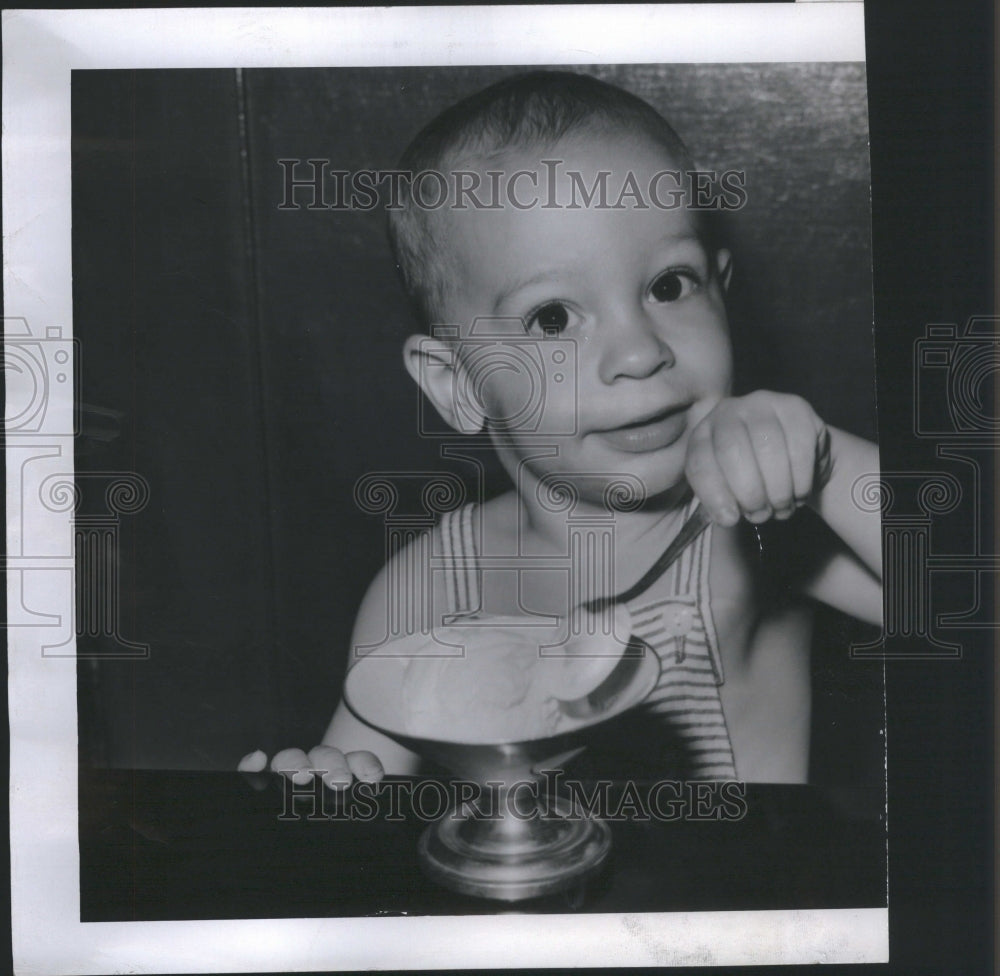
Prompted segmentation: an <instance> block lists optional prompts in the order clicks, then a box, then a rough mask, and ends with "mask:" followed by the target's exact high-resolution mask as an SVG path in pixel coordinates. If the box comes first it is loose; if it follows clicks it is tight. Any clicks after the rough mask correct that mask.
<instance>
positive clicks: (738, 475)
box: [712, 420, 771, 522]
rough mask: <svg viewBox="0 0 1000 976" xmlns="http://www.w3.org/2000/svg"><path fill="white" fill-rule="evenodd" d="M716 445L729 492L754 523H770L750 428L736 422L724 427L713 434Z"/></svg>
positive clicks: (769, 511)
mask: <svg viewBox="0 0 1000 976" xmlns="http://www.w3.org/2000/svg"><path fill="white" fill-rule="evenodd" d="M712 443H713V446H714V447H715V457H716V460H717V461H718V463H719V467H720V468H721V470H722V474H723V476H724V477H725V479H726V482H727V483H728V485H729V490H730V491H731V492H732V494H733V497H734V498H735V499H736V503H737V504H738V505H739V506H740V508H741V509H742V510H743V512H744V514H745V515H746V517H747V518H748V519H749V520H750V521H751V522H764V521H766V520H767V519H769V518H770V517H771V506H770V504H769V503H768V498H767V489H766V488H765V486H764V479H763V478H762V477H761V473H760V469H759V468H758V467H757V456H756V454H755V452H754V448H753V444H752V443H751V441H750V432H749V431H748V430H747V428H746V426H745V425H744V424H743V423H742V422H741V421H735V420H734V421H733V422H730V423H726V424H721V425H719V426H717V427H716V428H715V430H714V431H713V433H712Z"/></svg>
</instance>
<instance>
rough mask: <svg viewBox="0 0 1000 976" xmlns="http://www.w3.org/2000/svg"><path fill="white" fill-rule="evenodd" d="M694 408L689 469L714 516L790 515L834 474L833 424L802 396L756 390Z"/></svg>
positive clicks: (730, 519) (723, 520)
mask: <svg viewBox="0 0 1000 976" xmlns="http://www.w3.org/2000/svg"><path fill="white" fill-rule="evenodd" d="M697 408H701V409H700V410H699V412H700V413H701V419H700V420H698V421H697V422H696V424H695V426H694V427H693V429H692V431H691V437H690V439H689V441H688V450H687V461H686V465H685V472H686V474H687V479H688V483H689V484H690V486H691V489H692V491H694V493H695V494H696V495H697V496H698V498H699V499H700V500H701V503H702V504H703V505H704V506H705V509H706V510H707V512H708V514H709V516H710V517H711V518H712V520H713V521H715V522H718V523H719V524H721V525H735V524H736V523H737V522H738V521H739V519H740V517H741V516H743V517H745V518H747V519H748V520H749V521H751V522H765V521H767V520H768V519H770V518H772V517H773V518H778V519H786V518H788V517H789V516H790V515H792V514H793V513H794V512H795V509H796V508H798V507H799V506H800V505H803V504H805V503H806V502H807V501H808V500H809V499H810V498H812V497H813V496H814V493H816V492H818V491H819V490H820V489H821V488H822V487H823V485H825V484H826V482H827V480H828V479H829V476H830V434H829V431H828V430H827V428H826V424H824V423H823V421H822V420H820V418H819V417H817V416H816V413H815V411H814V410H813V408H812V407H811V406H810V405H809V404H808V403H806V401H805V400H803V399H802V398H801V397H797V396H792V395H789V394H785V393H770V392H768V391H766V390H758V391H757V392H755V393H751V394H749V395H748V396H744V397H729V398H726V399H723V400H716V401H707V400H706V401H702V403H701V404H698V405H697Z"/></svg>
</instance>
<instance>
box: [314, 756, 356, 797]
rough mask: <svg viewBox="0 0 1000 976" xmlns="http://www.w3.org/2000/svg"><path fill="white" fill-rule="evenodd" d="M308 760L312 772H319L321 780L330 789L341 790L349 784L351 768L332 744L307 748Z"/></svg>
mask: <svg viewBox="0 0 1000 976" xmlns="http://www.w3.org/2000/svg"><path fill="white" fill-rule="evenodd" d="M309 762H310V763H311V764H312V768H313V771H314V772H317V773H321V774H322V776H323V782H324V784H325V785H326V786H328V787H330V789H331V790H341V789H343V788H344V787H345V786H350V785H351V770H350V769H349V768H348V765H347V759H346V758H345V756H344V754H343V753H342V752H341V751H340V750H339V749H334V748H333V746H314V747H313V748H312V749H310V750H309Z"/></svg>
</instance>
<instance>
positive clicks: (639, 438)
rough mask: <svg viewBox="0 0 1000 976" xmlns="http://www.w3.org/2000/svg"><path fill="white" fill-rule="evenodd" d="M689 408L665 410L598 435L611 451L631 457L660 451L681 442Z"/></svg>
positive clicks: (686, 405) (678, 407) (680, 407)
mask: <svg viewBox="0 0 1000 976" xmlns="http://www.w3.org/2000/svg"><path fill="white" fill-rule="evenodd" d="M689 406H690V404H687V403H685V404H681V405H680V406H676V407H668V408H667V409H666V410H661V411H660V412H659V413H656V414H652V415H650V416H648V417H643V418H642V419H641V420H635V421H632V422H631V423H628V424H622V425H621V426H620V427H614V428H612V429H610V430H603V431H600V434H599V436H600V437H602V438H603V439H604V440H605V441H607V442H608V443H609V444H611V446H612V447H615V448H617V449H618V450H620V451H627V452H628V453H630V454H642V453H645V452H647V451H659V450H662V449H663V448H665V447H670V445H671V444H674V443H676V442H677V441H678V440H680V438H681V435H682V434H683V433H684V431H685V429H686V428H687V410H688V407H689Z"/></svg>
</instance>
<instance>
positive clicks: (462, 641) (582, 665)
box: [401, 607, 630, 743]
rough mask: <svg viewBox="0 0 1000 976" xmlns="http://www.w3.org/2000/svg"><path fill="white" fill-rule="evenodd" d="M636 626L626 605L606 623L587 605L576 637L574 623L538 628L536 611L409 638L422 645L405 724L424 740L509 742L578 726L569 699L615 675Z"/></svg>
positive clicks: (413, 659)
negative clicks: (567, 706)
mask: <svg viewBox="0 0 1000 976" xmlns="http://www.w3.org/2000/svg"><path fill="white" fill-rule="evenodd" d="M629 625H630V621H629V618H628V611H627V609H626V608H625V607H620V608H616V609H615V610H614V611H613V613H609V614H608V616H607V619H605V620H600V619H598V618H597V617H591V615H589V614H586V613H584V612H583V611H580V618H579V620H574V628H573V629H574V630H575V631H576V633H573V634H571V633H570V627H569V623H568V621H567V620H565V619H559V620H558V621H557V622H556V623H555V624H546V625H544V626H538V625H537V624H535V623H534V621H533V620H532V619H531V618H528V617H489V616H477V617H465V618H460V619H459V620H458V621H456V622H455V623H452V624H449V625H447V626H445V627H442V628H440V629H439V630H437V631H436V632H435V634H434V636H433V637H431V636H426V637H422V638H420V639H418V640H414V638H413V637H409V638H405V640H408V641H410V642H411V643H412V645H413V646H412V647H411V648H407V651H408V659H407V662H406V665H405V671H404V674H403V678H402V686H401V699H402V711H403V715H402V718H403V724H404V729H405V731H406V733H407V734H409V735H413V736H416V737H418V738H424V739H437V740H441V741H449V742H466V743H477V742H478V743H500V742H521V741H525V740H529V739H538V738H544V737H547V736H550V735H553V734H555V733H557V732H562V731H564V730H568V729H569V728H572V727H574V726H576V725H579V724H580V723H579V722H578V721H575V720H573V719H571V718H569V717H568V716H567V715H566V714H565V712H564V711H563V710H562V709H561V708H560V701H564V700H570V699H574V698H578V697H580V696H582V695H586V694H587V693H589V692H590V691H592V690H593V689H594V688H596V687H597V686H598V685H599V684H600V683H601V681H603V680H604V678H605V677H607V675H608V673H609V672H610V671H611V670H612V668H613V667H614V666H615V664H616V663H617V661H618V659H619V658H620V657H621V655H622V653H623V652H624V649H625V644H626V642H627V640H628V635H629V629H630V627H629ZM607 631H611V632H610V633H609V632H607ZM443 642H447V644H444V643H443Z"/></svg>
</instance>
